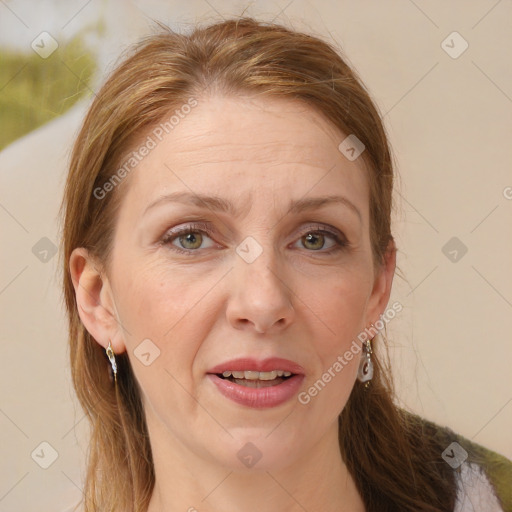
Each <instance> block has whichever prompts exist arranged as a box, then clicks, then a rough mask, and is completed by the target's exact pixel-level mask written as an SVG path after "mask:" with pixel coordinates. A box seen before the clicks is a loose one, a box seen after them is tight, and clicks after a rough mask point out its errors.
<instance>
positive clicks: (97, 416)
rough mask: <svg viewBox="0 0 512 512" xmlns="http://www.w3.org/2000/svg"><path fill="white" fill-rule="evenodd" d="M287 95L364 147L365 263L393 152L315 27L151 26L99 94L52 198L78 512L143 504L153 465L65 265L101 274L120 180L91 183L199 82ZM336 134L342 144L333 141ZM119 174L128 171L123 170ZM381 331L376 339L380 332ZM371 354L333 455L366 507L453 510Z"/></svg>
mask: <svg viewBox="0 0 512 512" xmlns="http://www.w3.org/2000/svg"><path fill="white" fill-rule="evenodd" d="M211 91H213V92H220V93H222V94H227V95H230V94H234V95H235V94H239V93H250V94H256V95H267V96H273V97H281V98H284V99H286V98H289V99H298V100H301V101H303V102H304V103H306V104H308V105H309V106H311V107H312V108H314V109H315V110H316V111H317V112H319V113H321V114H323V115H324V116H325V117H326V118H327V119H328V120H329V121H331V123H332V124H333V125H334V126H336V127H337V128H338V129H339V130H341V132H342V133H344V134H347V135H348V134H354V135H356V136H357V138H358V139H359V140H360V141H361V142H362V143H363V144H364V146H365V148H366V149H365V151H364V153H363V157H362V158H363V159H364V162H365V164H366V168H367V176H368V182H369V184H370V237H371V244H372V252H373V258H374V263H375V265H376V266H377V267H378V266H380V265H381V264H382V263H383V260H384V256H385V253H386V249H387V248H388V244H389V242H390V241H391V240H392V235H391V211H392V190H393V175H394V169H393V161H392V160H393V159H392V156H391V152H390V148H389V145H388V140H387V136H386V133H385V130H384V127H383V123H382V121H381V118H380V116H379V113H378V110H377V108H376V107H375V105H374V103H373V102H372V100H371V98H370V96H369V94H368V92H367V91H366V89H365V87H364V86H363V84H362V83H361V81H360V79H359V78H358V76H357V75H356V73H355V71H354V70H353V69H351V68H350V67H349V66H348V65H347V63H346V62H345V61H344V60H343V58H342V56H341V52H340V51H339V50H338V49H335V48H334V47H333V46H332V45H331V44H329V43H327V42H324V41H322V40H321V39H320V38H318V37H314V36H311V35H306V34H303V33H299V32H296V31H293V30H289V29H287V28H285V27H283V26H280V25H277V24H273V23H271V24H269V23H261V22H257V21H255V20H253V19H251V18H240V19H235V20H228V21H223V22H219V23H216V24H213V25H210V26H207V27H205V28H196V29H195V30H194V31H193V32H192V33H191V34H189V35H183V34H177V33H174V32H172V31H171V30H169V29H163V30H161V31H159V33H158V34H156V35H152V36H150V37H148V38H146V39H145V40H143V41H142V42H140V43H139V44H138V45H136V46H135V47H134V48H133V49H132V50H131V54H130V55H128V56H127V57H126V58H125V60H124V61H123V62H122V63H121V64H120V65H119V66H118V67H117V68H116V69H115V71H114V72H113V74H112V75H111V76H110V78H109V79H108V80H107V82H106V83H105V85H104V86H103V87H102V89H101V90H100V91H99V92H98V94H97V96H96V98H95V99H94V101H93V103H92V106H91V107H90V110H89V112H88V114H87V116H86V119H85V121H84V123H83V126H82V129H81V131H80V133H79V135H78V137H77V139H76V143H75V145H74V148H73V152H72V157H71V163H70V170H69V175H68V178H67V183H66V188H65V195H64V200H63V204H62V215H63V227H62V229H63V232H62V245H63V247H62V251H61V257H62V267H63V269H64V275H63V285H64V294H65V301H66V307H67V311H68V315H69V346H70V359H71V371H72V378H73V384H74V387H75V389H76V393H77V395H78V398H79V400H80V402H81V404H82V406H83V408H84V410H85V411H86V413H87V415H88V418H89V420H90V424H91V442H90V448H89V457H88V471H87V477H86V484H85V490H84V494H85V510H86V511H87V512H92V511H101V512H104V511H107V510H108V511H117V510H119V511H123V512H125V511H137V512H139V511H140V512H144V511H146V510H147V507H148V504H149V501H150V498H151V494H152V490H153V487H154V478H155V476H154V469H153V462H152V455H151V447H150V441H149V437H148V432H147V427H146V423H145V417H144V410H143V407H142V402H141V395H140V390H139V387H138V383H137V381H136V379H135V377H134V374H133V373H132V370H131V366H130V362H129V360H128V358H127V355H126V354H120V355H118V356H117V360H118V367H119V370H118V378H117V385H116V386H114V385H113V384H112V382H111V380H110V379H109V361H108V359H107V357H106V355H105V351H104V350H103V349H102V347H101V346H100V345H99V344H98V343H96V341H95V340H94V339H93V338H92V337H91V335H90V334H89V333H88V332H87V330H86V329H85V327H84V326H83V324H82V323H81V321H80V318H79V316H78V312H77V303H76V298H75V292H74V288H73V284H72V280H71V276H70V272H69V268H68V264H69V258H70V255H71V252H72V251H73V249H75V248H77V247H85V248H86V249H88V250H89V251H90V253H91V254H92V255H93V256H94V257H96V258H97V260H98V261H99V262H100V263H101V265H102V268H103V269H104V270H105V271H106V272H107V274H108V271H109V268H110V267H109V264H110V261H109V258H110V254H111V248H112V247H111V244H112V239H113V231H114V226H115V220H116V210H117V208H118V206H119V204H120V201H121V200H122V198H123V187H124V186H125V185H126V183H124V182H122V183H120V184H119V185H117V186H115V187H114V190H112V191H109V193H108V194H105V196H104V197H101V199H98V197H97V196H98V194H97V193H96V194H95V191H98V190H107V187H105V184H106V183H107V182H109V180H110V183H112V181H111V180H112V178H113V176H114V174H115V173H116V171H117V170H118V169H119V168H120V166H121V164H122V162H123V158H126V155H127V154H128V152H129V151H130V150H133V149H134V147H135V142H136V141H137V140H138V141H140V140H143V138H144V137H146V136H147V134H148V133H149V130H150V129H151V128H153V127H155V126H157V125H158V123H161V122H162V120H163V119H164V118H167V117H169V113H170V112H172V111H173V110H174V109H176V108H180V107H181V106H182V105H184V104H186V103H187V102H188V101H189V99H190V98H191V97H193V98H204V97H205V96H206V95H207V94H206V93H207V92H211ZM340 142H341V141H340ZM125 181H126V180H125ZM382 339H384V338H382ZM376 348H377V350H376V352H375V354H374V362H375V374H374V377H373V380H372V382H371V386H370V387H369V389H365V388H364V387H363V386H362V385H361V384H360V383H359V382H356V384H355V387H354V389H353V391H352V393H351V395H350V398H349V400H348V402H347V404H346V406H345V408H344V409H343V412H342V413H341V415H340V417H339V442H340V449H341V453H342V456H343V458H344V460H345V462H346V464H347V467H348V469H349V471H350V472H351V474H352V475H353V477H354V479H355V482H356V485H357V487H358V490H359V492H360V494H361V496H362V498H363V500H364V502H365V505H366V510H368V511H377V510H378V511H379V512H385V511H393V512H396V511H411V512H412V511H414V512H417V511H430V512H439V511H452V510H453V508H454V504H455V493H456V485H455V478H454V474H453V471H452V470H451V468H450V467H449V466H448V465H447V464H446V463H445V462H444V461H443V459H442V458H441V452H442V450H443V448H444V446H443V445H442V443H441V442H440V441H438V440H436V438H435V435H434V433H435V429H434V428H433V427H432V428H430V426H429V423H426V422H421V421H420V420H419V419H418V418H417V417H416V416H414V415H412V414H409V413H406V412H405V411H403V410H402V409H400V408H398V407H397V406H396V405H395V403H394V391H393V385H392V380H391V374H390V370H389V365H388V364H387V363H385V362H384V361H383V360H380V357H382V354H381V352H382V347H381V346H379V344H377V347H376Z"/></svg>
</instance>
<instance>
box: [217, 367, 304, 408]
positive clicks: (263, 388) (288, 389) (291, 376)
mask: <svg viewBox="0 0 512 512" xmlns="http://www.w3.org/2000/svg"><path fill="white" fill-rule="evenodd" d="M207 377H208V378H209V380H211V381H212V383H213V384H214V385H215V388H216V389H217V390H218V391H219V392H220V393H221V395H223V396H224V397H225V398H228V399H230V400H231V401H233V402H236V403H237V404H239V405H244V406H247V407H252V408H259V409H262V408H269V407H275V406H277V405H280V404H282V403H284V402H287V401H289V400H291V398H292V397H293V396H295V395H296V394H297V393H298V391H299V388H300V386H301V385H302V382H303V381H304V378H305V371H304V368H302V366H300V365H298V364H297V363H294V362H293V361H289V360H287V359H281V358H270V359H265V360H263V361H258V360H255V359H252V358H241V359H236V360H232V361H227V362H225V363H222V364H220V365H218V366H216V367H215V368H212V369H210V370H209V371H208V374H207Z"/></svg>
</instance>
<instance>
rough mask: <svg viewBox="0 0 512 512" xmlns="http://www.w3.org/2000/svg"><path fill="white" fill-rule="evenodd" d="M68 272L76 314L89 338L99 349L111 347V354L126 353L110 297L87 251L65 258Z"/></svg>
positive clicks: (111, 297) (98, 270) (105, 279)
mask: <svg viewBox="0 0 512 512" xmlns="http://www.w3.org/2000/svg"><path fill="white" fill-rule="evenodd" d="M69 270H70V273H71V279H72V280H73V286H74V288H75V295H76V302H77V305H78V314H79V316H80V320H82V323H83V324H84V326H85V328H86V329H87V331H88V332H89V333H90V335H91V336H92V337H93V338H94V339H95V340H96V342H97V343H99V344H100V345H101V346H102V347H103V348H107V347H108V343H109V341H110V342H111V344H112V349H113V350H114V353H116V354H119V353H121V352H124V351H125V350H126V346H125V343H124V336H123V332H122V328H121V324H120V322H119V320H118V317H117V312H116V309H115V303H114V300H113V293H112V288H111V285H110V282H109V280H108V278H107V277H106V276H105V275H104V274H103V273H102V271H101V265H99V263H98V262H97V261H96V260H95V259H94V258H92V257H91V255H90V254H89V252H88V251H87V249H84V248H83V247H79V248H77V249H75V250H74V251H73V252H72V253H71V256H70V258H69Z"/></svg>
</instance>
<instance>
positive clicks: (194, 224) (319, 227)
mask: <svg viewBox="0 0 512 512" xmlns="http://www.w3.org/2000/svg"><path fill="white" fill-rule="evenodd" d="M173 229H175V231H171V230H168V231H166V232H165V234H164V236H163V239H164V240H167V241H169V240H173V239H175V238H177V237H178V236H180V235H182V234H183V233H193V232H201V233H204V234H206V235H207V236H208V237H209V238H211V237H212V236H213V232H214V230H213V228H211V227H210V223H208V222H202V221H190V222H189V223H185V224H184V225H183V226H182V227H179V228H173ZM314 232H323V234H326V235H327V236H329V235H330V236H331V237H333V238H334V239H335V241H337V242H338V240H339V241H340V242H344V243H345V244H347V245H348V240H347V237H346V236H345V234H344V232H343V231H341V230H339V229H338V228H335V227H333V226H329V225H327V224H325V223H321V222H313V223H311V224H310V225H309V226H305V227H304V229H301V233H302V234H301V235H300V236H304V234H306V233H314ZM191 250H193V249H191Z"/></svg>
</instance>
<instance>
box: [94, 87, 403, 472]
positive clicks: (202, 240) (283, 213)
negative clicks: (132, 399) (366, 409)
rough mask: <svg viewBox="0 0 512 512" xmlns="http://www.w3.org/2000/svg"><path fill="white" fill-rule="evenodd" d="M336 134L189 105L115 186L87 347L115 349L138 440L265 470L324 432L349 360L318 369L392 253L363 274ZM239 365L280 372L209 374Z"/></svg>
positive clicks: (242, 101)
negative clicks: (105, 270)
mask: <svg viewBox="0 0 512 512" xmlns="http://www.w3.org/2000/svg"><path fill="white" fill-rule="evenodd" d="M347 135H348V134H342V133H340V132H339V131H337V130H336V129H335V128H334V127H332V125H330V124H329V123H328V122H327V121H326V120H325V119H324V118H322V117H321V116H320V115H318V114H317V113H315V112H314V111H313V110H312V109H311V108H310V107H308V106H306V105H304V104H303V103H299V102H296V101H292V100H282V99H268V98H267V99H256V98H228V97H212V98H205V99H199V100H198V105H197V106H196V107H195V108H193V109H192V111H191V112H190V113H189V114H188V115H187V116H184V118H183V119H180V122H179V124H177V125H176V126H175V127H174V129H173V130H172V131H171V132H170V133H169V134H168V135H166V136H165V137H163V140H162V141H161V142H158V144H157V145H156V147H154V148H153V149H152V150H151V151H150V152H149V154H148V155H147V156H146V157H145V158H144V159H143V160H142V161H141V162H140V163H139V164H138V165H137V167H136V168H135V169H134V170H133V171H132V172H131V174H130V175H129V177H127V178H126V180H128V181H127V183H124V184H123V186H124V185H127V188H126V189H125V190H124V193H125V196H124V197H123V200H122V204H121V208H120V210H119V216H118V219H117V227H116V232H115V239H114V245H113V247H114V249H113V253H112V266H111V268H112V271H111V274H110V275H109V277H108V281H105V282H104V288H103V292H102V294H103V293H107V294H108V300H105V303H107V304H108V303H109V304H111V306H112V314H113V316H114V317H115V318H116V322H110V323H108V322H105V328H104V329H105V330H104V331H102V332H101V333H100V334H99V335H98V337H96V339H100V338H101V339H104V340H105V339H106V340H108V339H111V340H112V346H113V348H114V351H116V352H122V351H123V350H125V349H126V350H127V352H128V356H129V358H130V361H131V364H132V366H133V370H134V373H135V375H136V378H137V380H138V382H139V384H140V387H141V390H142V394H143V402H144V406H145V410H146V416H147V422H148V427H149V430H150V435H151V436H152V443H154V440H155V439H156V438H158V439H160V440H162V439H167V440H169V442H170V443H171V444H173V446H179V447H180V448H179V449H180V450H183V453H189V454H194V455H195V456H198V457H201V458H203V459H206V460H209V461H210V462H216V463H220V464H222V465H225V466H228V467H232V468H233V467H234V468H243V464H245V465H246V466H247V465H248V464H247V463H246V462H244V460H243V457H242V456H241V454H242V455H246V453H245V452H246V451H247V452H248V453H249V455H255V456H256V457H259V456H261V459H260V460H259V461H258V467H259V468H276V467H280V466H284V465H287V464H291V463H293V462H294V461H295V460H297V458H299V457H301V456H302V455H304V454H305V453H306V452H307V450H308V449H310V448H312V447H313V446H314V445H316V444H317V443H318V442H319V441H320V440H321V439H323V438H325V436H327V435H335V434H334V433H336V432H337V430H336V429H337V417H338V415H339V414H340V412H341V411H342V409H343V407H344V406H345V404H346V402H347V399H348V397H349V395H350V392H351V390H352V387H353V385H354V382H355V379H356V373H357V368H358V365H359V359H360V354H357V355H356V356H354V358H353V359H352V360H351V361H347V360H346V359H344V361H345V363H346V364H344V365H342V366H343V367H342V369H341V370H338V371H334V372H333V370H332V368H333V366H334V363H335V362H336V361H338V362H339V359H338V358H339V357H343V355H344V353H345V352H346V351H347V350H349V349H350V347H351V345H352V342H353V340H357V336H358V334H359V333H360V332H362V331H363V330H364V329H365V327H368V326H369V325H370V323H372V322H375V321H376V320H377V319H378V317H379V315H380V314H381V313H383V311H384V308H385V306H386V304H387V301H388V298H389V291H390V287H391V280H392V274H393V271H394V257H392V258H390V259H389V260H388V262H387V264H386V265H387V266H385V267H383V268H382V271H380V272H379V273H375V270H374V266H373V260H372V253H371V246H370V237H369V187H368V183H367V179H368V178H367V175H366V171H365V169H364V167H363V163H362V158H358V159H356V160H355V161H350V160H349V159H347V158H346V157H345V156H344V154H343V153H341V152H340V150H339V149H338V146H339V144H340V143H341V142H342V141H343V140H344V139H345V138H346V136H347ZM171 196H174V199H173V198H172V197H171ZM106 297H107V296H103V298H104V299H105V298H106ZM95 329H96V331H95V333H96V334H98V328H97V327H96V328H95ZM358 343H359V342H358ZM271 358H280V359H285V360H287V361H288V362H284V361H278V362H276V361H267V360H269V359H271ZM236 359H243V360H245V361H242V362H239V363H235V362H233V360H236ZM266 361H267V362H268V364H267V365H265V362H266ZM293 365H295V366H293ZM330 368H331V379H330V382H327V383H325V382H324V385H323V386H318V385H317V388H320V391H318V389H317V393H316V394H315V393H314V392H313V395H315V396H312V394H310V393H308V390H309V389H310V388H311V387H312V386H313V385H314V383H315V382H317V381H318V380H319V379H321V377H322V374H324V372H326V371H328V370H329V369H330ZM337 368H338V369H339V366H337ZM244 369H245V370H247V371H252V372H255V371H257V370H267V371H269V372H270V371H271V370H278V371H279V370H283V371H290V372H291V373H292V376H291V377H290V378H287V379H283V378H279V376H277V375H275V374H273V373H268V374H263V375H261V374H257V373H249V374H245V373H243V374H237V375H235V377H237V376H238V377H243V378H245V380H237V382H238V383H236V382H233V376H232V378H228V379H224V378H222V377H220V376H218V375H216V374H220V373H221V372H222V371H230V370H231V371H235V370H236V371H244ZM332 374H334V376H332ZM283 376H284V375H283ZM255 377H256V380H252V379H254V378H255ZM274 378H275V379H276V380H273V379H274ZM264 379H270V380H264ZM269 384H273V385H271V386H268V385H269ZM260 386H268V387H260ZM306 394H307V396H308V397H309V399H307V397H306ZM299 397H301V398H302V399H301V400H299ZM248 442H251V443H253V445H254V447H252V446H251V445H247V444H246V443H248ZM241 449H243V450H245V451H243V450H242V452H240V453H239V451H240V450H241ZM153 450H155V447H154V446H153ZM258 454H260V455H258Z"/></svg>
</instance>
